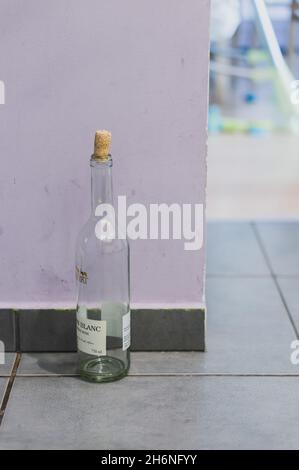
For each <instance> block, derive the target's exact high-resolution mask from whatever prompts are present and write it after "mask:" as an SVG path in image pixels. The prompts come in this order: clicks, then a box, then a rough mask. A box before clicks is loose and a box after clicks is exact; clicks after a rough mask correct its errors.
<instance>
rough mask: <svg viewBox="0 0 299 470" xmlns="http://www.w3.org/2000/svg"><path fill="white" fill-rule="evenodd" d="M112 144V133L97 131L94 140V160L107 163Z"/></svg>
mask: <svg viewBox="0 0 299 470" xmlns="http://www.w3.org/2000/svg"><path fill="white" fill-rule="evenodd" d="M110 144H111V133H110V132H108V131H104V130H103V131H96V135H95V139H94V154H93V159H94V160H101V161H105V160H108V159H109V149H110Z"/></svg>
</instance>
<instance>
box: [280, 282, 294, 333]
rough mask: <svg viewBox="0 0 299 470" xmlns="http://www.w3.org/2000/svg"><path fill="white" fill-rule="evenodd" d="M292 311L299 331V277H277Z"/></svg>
mask: <svg viewBox="0 0 299 470" xmlns="http://www.w3.org/2000/svg"><path fill="white" fill-rule="evenodd" d="M277 281H278V284H279V285H280V288H281V290H282V293H283V295H284V298H285V300H286V302H287V305H288V308H289V310H290V313H291V315H292V317H293V320H294V322H295V324H296V327H297V330H298V331H299V277H293V278H286V277H284V278H281V277H279V278H277Z"/></svg>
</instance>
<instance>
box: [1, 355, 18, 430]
mask: <svg viewBox="0 0 299 470" xmlns="http://www.w3.org/2000/svg"><path fill="white" fill-rule="evenodd" d="M20 360H21V353H17V355H16V358H15V360H14V364H13V367H12V371H11V374H10V377H9V380H8V383H7V385H6V389H5V392H4V396H3V399H2V401H1V404H0V426H1V424H2V420H3V417H4V414H5V410H6V407H7V404H8V401H9V397H10V393H11V391H12V387H13V384H14V381H15V378H16V375H17V370H18V367H19V364H20Z"/></svg>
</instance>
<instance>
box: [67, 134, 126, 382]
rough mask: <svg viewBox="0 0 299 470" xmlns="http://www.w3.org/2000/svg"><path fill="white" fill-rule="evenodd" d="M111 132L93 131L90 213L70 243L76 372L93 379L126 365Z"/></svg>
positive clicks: (121, 372)
mask: <svg viewBox="0 0 299 470" xmlns="http://www.w3.org/2000/svg"><path fill="white" fill-rule="evenodd" d="M110 143H111V134H110V133H109V132H107V131H97V132H96V136H95V147H94V154H93V155H92V156H91V160H90V166H91V198H92V204H91V215H90V218H89V220H88V221H87V223H86V224H85V226H84V227H83V229H82V230H81V232H80V234H79V237H78V242H77V249H76V278H77V286H78V304H77V343H78V356H79V373H80V375H81V376H82V377H83V378H85V379H87V380H90V381H93V382H108V381H112V380H117V379H120V378H121V377H124V376H125V375H126V374H127V372H128V370H129V366H130V356H129V355H130V352H129V348H130V307H129V247H128V242H127V240H126V239H122V238H121V237H119V236H116V230H115V228H116V226H117V224H116V220H115V218H114V220H113V219H112V218H111V217H110V216H109V214H111V212H110V211H107V210H106V208H107V207H108V206H109V207H112V208H113V195H112V176H111V170H112V158H111V155H110V154H109V147H110Z"/></svg>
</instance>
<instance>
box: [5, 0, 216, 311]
mask: <svg viewBox="0 0 299 470" xmlns="http://www.w3.org/2000/svg"><path fill="white" fill-rule="evenodd" d="M208 23H209V0H188V1H187V2H183V1H182V0H159V1H153V0H72V1H70V0H1V2H0V32H1V33H0V34H1V36H0V38H1V39H0V79H1V80H3V81H4V83H5V86H6V104H5V105H1V106H0V156H1V171H0V263H1V271H0V302H1V306H2V307H3V306H10V307H11V306H16V307H25V306H33V307H39V306H41V307H45V306H58V305H63V306H70V305H74V301H75V296H74V242H75V238H76V235H77V232H78V230H79V227H81V226H82V224H83V223H84V221H85V220H86V218H87V216H88V213H89V204H90V194H89V184H90V175H89V171H90V169H89V156H90V154H91V151H92V139H93V133H94V130H95V129H97V128H108V129H110V130H111V131H112V133H113V138H114V140H113V149H112V150H113V157H114V188H115V190H116V192H117V193H119V194H126V195H127V197H128V203H131V202H144V203H150V202H168V203H171V202H185V203H190V202H199V203H203V202H204V201H205V186H206V140H207V133H206V121H207V89H208ZM131 251H132V262H131V264H132V301H133V302H134V303H140V304H145V305H148V304H158V305H163V304H167V305H180V304H182V305H183V306H189V305H190V306H191V305H196V304H197V303H200V302H202V300H203V290H204V288H203V279H204V250H201V251H200V252H192V251H191V252H187V251H184V250H183V242H182V241H172V242H171V241H138V242H134V243H131Z"/></svg>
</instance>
